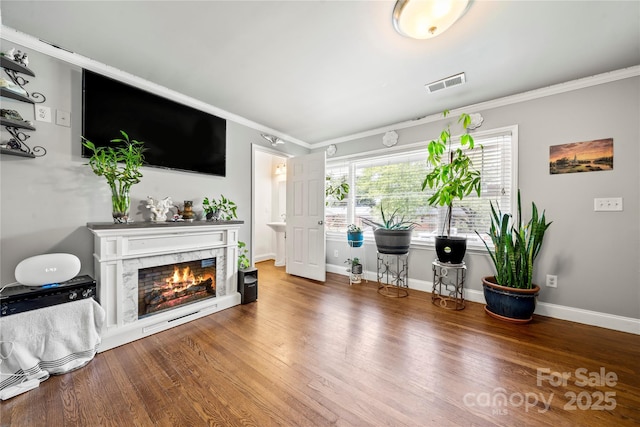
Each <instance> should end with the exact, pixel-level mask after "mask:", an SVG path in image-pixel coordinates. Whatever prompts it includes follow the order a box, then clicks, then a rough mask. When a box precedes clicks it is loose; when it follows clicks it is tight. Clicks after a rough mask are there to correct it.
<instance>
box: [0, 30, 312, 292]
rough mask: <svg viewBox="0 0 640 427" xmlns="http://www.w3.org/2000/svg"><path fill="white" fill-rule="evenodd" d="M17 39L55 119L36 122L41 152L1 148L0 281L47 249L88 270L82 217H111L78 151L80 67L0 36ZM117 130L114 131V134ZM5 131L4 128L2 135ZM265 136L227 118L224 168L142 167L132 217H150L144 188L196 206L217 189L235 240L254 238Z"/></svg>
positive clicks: (88, 241) (27, 112) (8, 103)
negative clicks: (256, 169) (65, 115)
mask: <svg viewBox="0 0 640 427" xmlns="http://www.w3.org/2000/svg"><path fill="white" fill-rule="evenodd" d="M14 46H15V47H17V48H20V49H21V50H23V51H26V52H28V54H29V59H30V63H29V67H30V68H31V69H32V70H33V71H34V72H35V74H36V77H35V78H30V80H31V82H30V83H29V85H28V89H29V90H30V91H39V92H42V93H43V94H45V95H46V97H47V100H46V102H45V103H44V104H43V105H46V106H49V107H51V109H52V113H53V114H52V115H53V119H54V120H53V123H44V122H34V123H35V127H36V129H37V130H36V131H35V132H31V133H30V134H31V135H32V137H31V138H30V139H29V140H28V143H29V144H31V145H41V146H43V147H45V148H46V149H47V154H46V155H45V156H44V157H40V158H36V159H28V158H23V157H16V156H9V155H2V156H0V177H1V182H0V190H1V194H0V213H1V216H0V259H1V266H0V286H2V285H6V284H8V283H12V282H14V281H15V278H14V269H15V267H16V265H17V264H18V263H19V262H20V261H21V260H23V259H25V258H27V257H30V256H34V255H39V254H44V253H52V252H67V253H72V254H74V255H76V256H78V257H79V258H80V261H81V263H82V269H81V274H89V275H91V276H94V273H93V258H92V253H93V235H92V234H91V233H90V232H89V231H88V230H87V228H86V227H85V224H86V223H87V222H109V221H111V213H110V212H111V198H110V197H111V196H110V193H109V188H108V186H107V184H106V181H105V180H104V178H103V177H98V176H96V175H94V174H93V173H92V172H91V170H90V168H89V167H88V166H86V165H85V163H86V159H83V158H81V156H80V148H81V139H80V135H81V128H82V123H81V120H82V105H81V100H82V97H81V70H80V69H79V68H77V67H75V66H71V65H69V64H67V63H65V62H63V61H60V60H58V59H55V58H51V57H49V56H47V55H43V54H40V53H38V52H35V51H32V50H31V49H25V48H23V47H21V46H19V45H17V44H15V43H10V42H6V41H4V40H2V44H1V45H0V48H1V49H2V50H7V49H9V48H10V47H14ZM2 108H10V109H15V110H18V111H19V112H20V114H21V115H22V117H23V118H24V119H26V120H33V119H34V109H33V106H30V105H29V104H25V103H21V102H18V101H13V100H9V99H5V98H2ZM58 109H59V110H64V111H68V112H71V123H72V126H71V127H64V126H58V125H56V124H55V112H56V110H58ZM114 136H115V135H114ZM8 138H9V135H8V134H7V133H6V131H4V130H3V131H2V139H3V141H4V140H7V139H8ZM252 143H258V144H264V143H266V141H264V139H263V138H261V137H260V132H259V131H257V130H255V129H251V128H249V127H247V126H244V125H240V124H238V123H235V122H232V121H227V176H226V177H224V178H223V177H215V176H209V175H202V174H195V173H187V172H178V171H169V170H163V169H157V168H146V167H145V168H142V172H143V174H144V177H143V178H142V181H141V182H140V183H139V184H136V185H134V186H133V187H132V189H131V198H132V202H131V214H132V217H133V219H134V221H144V220H145V219H148V218H149V212H148V209H146V208H145V202H146V197H147V196H152V197H156V198H162V197H165V196H171V197H172V199H173V200H174V202H175V203H176V204H180V205H181V204H182V203H183V202H184V200H193V202H194V211H196V212H197V213H201V211H202V206H201V205H202V199H203V198H204V197H205V196H208V197H219V195H220V194H221V193H222V194H224V195H225V196H227V197H229V198H231V199H232V200H233V201H235V202H236V203H237V204H238V217H239V219H241V220H243V221H245V224H244V225H243V226H242V228H241V230H240V240H242V241H244V242H247V243H248V244H249V245H250V244H251V243H250V242H251V240H250V239H251V229H250V227H251V203H252V201H251V173H252V167H251V156H252V154H251V144H252ZM282 151H289V152H291V153H292V154H300V153H306V152H308V150H307V149H306V148H302V147H297V146H292V144H285V147H284V148H283V149H282Z"/></svg>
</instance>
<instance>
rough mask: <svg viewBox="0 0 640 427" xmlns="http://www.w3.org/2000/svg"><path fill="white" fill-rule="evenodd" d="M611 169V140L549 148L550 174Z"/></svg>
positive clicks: (597, 140)
mask: <svg viewBox="0 0 640 427" xmlns="http://www.w3.org/2000/svg"><path fill="white" fill-rule="evenodd" d="M611 169H613V138H607V139H596V140H594V141H584V142H572V143H570V144H562V145H552V146H550V147H549V172H550V173H551V174H560V173H574V172H595V171H607V170H611Z"/></svg>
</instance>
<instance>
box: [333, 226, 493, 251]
mask: <svg viewBox="0 0 640 427" xmlns="http://www.w3.org/2000/svg"><path fill="white" fill-rule="evenodd" d="M346 234H347V233H346V232H339V231H327V234H326V239H327V241H330V242H344V243H347V236H346ZM375 244H376V242H375V239H374V238H373V236H371V235H370V234H369V235H367V234H365V235H364V246H375ZM491 246H492V245H489V247H491ZM410 249H418V250H431V251H435V243H434V242H433V241H425V240H412V241H411V246H410ZM467 253H471V254H485V255H487V248H485V247H484V245H482V244H475V245H467Z"/></svg>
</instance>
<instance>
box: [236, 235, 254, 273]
mask: <svg viewBox="0 0 640 427" xmlns="http://www.w3.org/2000/svg"><path fill="white" fill-rule="evenodd" d="M248 254H249V251H248V250H247V244H246V243H245V242H241V241H238V270H246V269H247V268H249V266H250V265H251V263H250V262H249V258H248V257H247V255H248Z"/></svg>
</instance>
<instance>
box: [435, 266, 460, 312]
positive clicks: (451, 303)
mask: <svg viewBox="0 0 640 427" xmlns="http://www.w3.org/2000/svg"><path fill="white" fill-rule="evenodd" d="M432 268H433V289H432V291H431V302H432V303H433V304H435V305H437V306H440V307H442V308H446V309H448V310H462V309H463V308H464V294H463V291H464V279H465V277H466V275H467V266H466V265H465V263H464V261H463V262H461V263H460V264H448V263H442V262H440V261H437V260H436V261H433V263H432Z"/></svg>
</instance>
